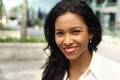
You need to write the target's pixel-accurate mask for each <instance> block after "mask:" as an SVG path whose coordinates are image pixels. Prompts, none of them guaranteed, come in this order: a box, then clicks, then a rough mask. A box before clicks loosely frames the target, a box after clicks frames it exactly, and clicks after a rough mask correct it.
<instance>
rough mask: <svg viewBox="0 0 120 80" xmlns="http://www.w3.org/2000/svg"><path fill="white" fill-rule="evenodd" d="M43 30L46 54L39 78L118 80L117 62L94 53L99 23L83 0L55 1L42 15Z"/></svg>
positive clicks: (98, 40)
mask: <svg viewBox="0 0 120 80" xmlns="http://www.w3.org/2000/svg"><path fill="white" fill-rule="evenodd" d="M44 32H45V38H46V41H47V42H48V46H47V48H46V49H49V50H50V56H49V57H48V59H47V62H46V64H45V65H44V66H43V69H44V70H43V75H42V79H41V80H120V64H118V63H116V62H113V61H111V60H108V59H106V58H103V57H101V56H99V55H98V54H96V53H95V51H97V46H98V45H99V43H100V42H101V40H102V38H101V37H102V27H101V25H100V22H99V20H98V18H97V17H96V15H95V14H94V12H93V11H92V10H91V8H90V7H89V6H88V5H87V4H86V3H85V2H84V1H82V0H62V1H60V2H58V3H57V4H56V5H55V6H54V7H53V9H52V10H51V11H50V13H49V14H48V16H47V18H46V21H45V25H44ZM109 71H111V72H109Z"/></svg>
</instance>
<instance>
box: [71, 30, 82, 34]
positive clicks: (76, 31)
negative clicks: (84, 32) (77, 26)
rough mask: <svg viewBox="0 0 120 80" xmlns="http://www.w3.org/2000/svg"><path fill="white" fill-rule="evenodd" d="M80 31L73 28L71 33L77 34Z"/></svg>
mask: <svg viewBox="0 0 120 80" xmlns="http://www.w3.org/2000/svg"><path fill="white" fill-rule="evenodd" d="M80 32H81V31H80V30H73V31H72V33H73V34H79V33H80Z"/></svg>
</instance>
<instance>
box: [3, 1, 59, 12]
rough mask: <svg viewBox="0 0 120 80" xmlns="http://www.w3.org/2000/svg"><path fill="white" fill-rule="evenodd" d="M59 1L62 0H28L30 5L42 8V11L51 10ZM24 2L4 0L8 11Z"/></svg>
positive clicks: (36, 8)
mask: <svg viewBox="0 0 120 80" xmlns="http://www.w3.org/2000/svg"><path fill="white" fill-rule="evenodd" d="M58 1H60V0H28V5H29V6H30V7H33V8H34V9H35V10H38V9H39V8H40V9H41V11H44V12H49V11H50V9H51V8H52V7H53V6H54V5H55V4H56V3H57V2H58ZM22 3H23V0H3V4H4V5H5V7H6V10H7V12H8V11H9V10H10V9H12V8H13V7H15V6H19V5H20V4H22Z"/></svg>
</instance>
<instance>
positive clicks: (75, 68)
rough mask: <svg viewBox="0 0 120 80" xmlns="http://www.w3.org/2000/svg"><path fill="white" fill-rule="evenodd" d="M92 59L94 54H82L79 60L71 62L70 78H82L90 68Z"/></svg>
mask: <svg viewBox="0 0 120 80" xmlns="http://www.w3.org/2000/svg"><path fill="white" fill-rule="evenodd" d="M91 59H92V54H91V53H90V52H88V53H84V54H82V55H81V56H80V57H79V58H78V59H76V60H72V61H70V66H69V77H80V76H81V75H82V74H83V73H84V72H85V71H86V69H87V68H88V67H89V65H90V62H91ZM71 80H72V79H71ZM74 80H75V79H74Z"/></svg>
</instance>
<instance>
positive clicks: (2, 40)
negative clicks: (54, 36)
mask: <svg viewBox="0 0 120 80" xmlns="http://www.w3.org/2000/svg"><path fill="white" fill-rule="evenodd" d="M0 42H35V43H36V42H46V41H45V38H43V37H42V38H38V37H30V38H22V39H17V38H12V37H6V38H1V37H0Z"/></svg>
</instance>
